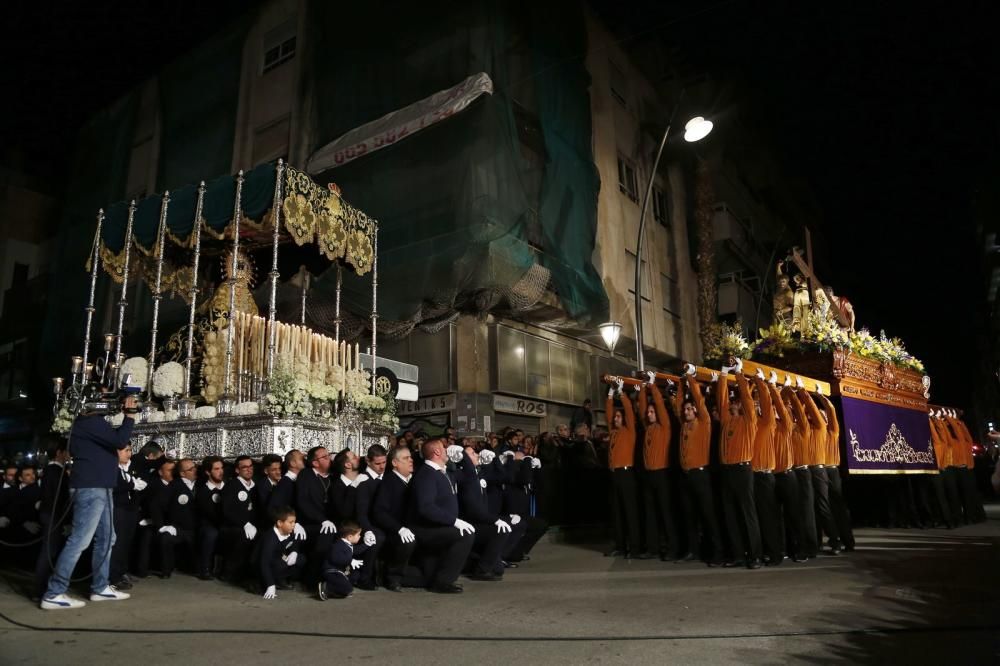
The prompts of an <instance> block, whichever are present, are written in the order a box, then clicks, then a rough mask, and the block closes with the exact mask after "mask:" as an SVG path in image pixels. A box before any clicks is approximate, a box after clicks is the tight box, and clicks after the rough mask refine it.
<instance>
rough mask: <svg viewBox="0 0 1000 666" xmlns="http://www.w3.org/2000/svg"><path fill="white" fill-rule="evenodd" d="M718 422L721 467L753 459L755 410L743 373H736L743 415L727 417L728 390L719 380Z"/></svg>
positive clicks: (721, 379)
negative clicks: (720, 435) (719, 425)
mask: <svg viewBox="0 0 1000 666" xmlns="http://www.w3.org/2000/svg"><path fill="white" fill-rule="evenodd" d="M719 384H720V386H719V421H720V422H721V425H722V437H721V439H720V451H721V456H720V457H721V458H722V464H723V465H737V464H739V463H744V462H750V460H751V459H752V458H753V442H754V438H755V437H756V436H757V410H756V409H755V408H754V404H753V398H751V397H750V386H749V384H747V378H746V377H744V376H743V373H741V372H740V373H736V387H737V391H739V400H740V404H741V405H743V414H741V415H740V416H730V415H729V388H728V387H727V386H726V384H725V379H724V378H720V380H719Z"/></svg>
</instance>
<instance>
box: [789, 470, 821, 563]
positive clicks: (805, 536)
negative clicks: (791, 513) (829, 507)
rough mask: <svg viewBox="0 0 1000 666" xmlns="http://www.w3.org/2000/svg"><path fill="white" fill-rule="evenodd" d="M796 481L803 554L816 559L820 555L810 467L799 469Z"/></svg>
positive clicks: (796, 473)
mask: <svg viewBox="0 0 1000 666" xmlns="http://www.w3.org/2000/svg"><path fill="white" fill-rule="evenodd" d="M794 471H795V480H796V483H797V485H798V487H799V518H801V521H802V522H800V523H799V527H800V529H799V536H800V537H802V554H803V555H805V556H806V557H816V555H818V554H819V540H818V538H817V534H816V509H815V508H813V505H814V504H815V500H814V499H813V482H812V474H811V473H810V472H809V468H808V467H797V468H796V469H795V470H794Z"/></svg>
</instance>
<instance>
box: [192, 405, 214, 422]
mask: <svg viewBox="0 0 1000 666" xmlns="http://www.w3.org/2000/svg"><path fill="white" fill-rule="evenodd" d="M215 415H216V411H215V407H213V406H212V405H205V406H203V407H198V408H196V409H195V410H194V418H195V419H197V420H201V419H214V418H215Z"/></svg>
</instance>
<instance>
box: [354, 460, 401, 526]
mask: <svg viewBox="0 0 1000 666" xmlns="http://www.w3.org/2000/svg"><path fill="white" fill-rule="evenodd" d="M411 480H412V479H411ZM362 485H365V484H362ZM409 500H410V486H409V484H407V483H406V482H404V481H403V480H402V479H400V478H399V477H398V476H397V475H396V473H395V472H386V473H385V475H384V476H383V477H382V482H381V483H379V484H378V488H376V492H375V498H374V501H373V502H372V510H371V518H372V522H373V523H375V525H376V526H377V527H380V528H382V529H383V530H385V531H386V532H387V533H391V534H396V533H397V532H399V529H400V528H401V527H404V523H405V522H406V507H407V506H408V505H409Z"/></svg>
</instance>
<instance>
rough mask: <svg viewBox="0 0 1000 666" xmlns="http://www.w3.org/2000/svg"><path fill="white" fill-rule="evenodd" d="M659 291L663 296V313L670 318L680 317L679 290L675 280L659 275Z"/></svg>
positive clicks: (662, 274) (663, 274)
mask: <svg viewBox="0 0 1000 666" xmlns="http://www.w3.org/2000/svg"><path fill="white" fill-rule="evenodd" d="M660 290H661V292H662V294H663V311H664V312H666V313H667V314H668V315H670V316H671V317H676V318H677V319H680V317H681V290H680V287H679V285H678V284H677V280H676V279H674V278H672V277H670V276H669V275H666V274H665V273H660Z"/></svg>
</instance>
